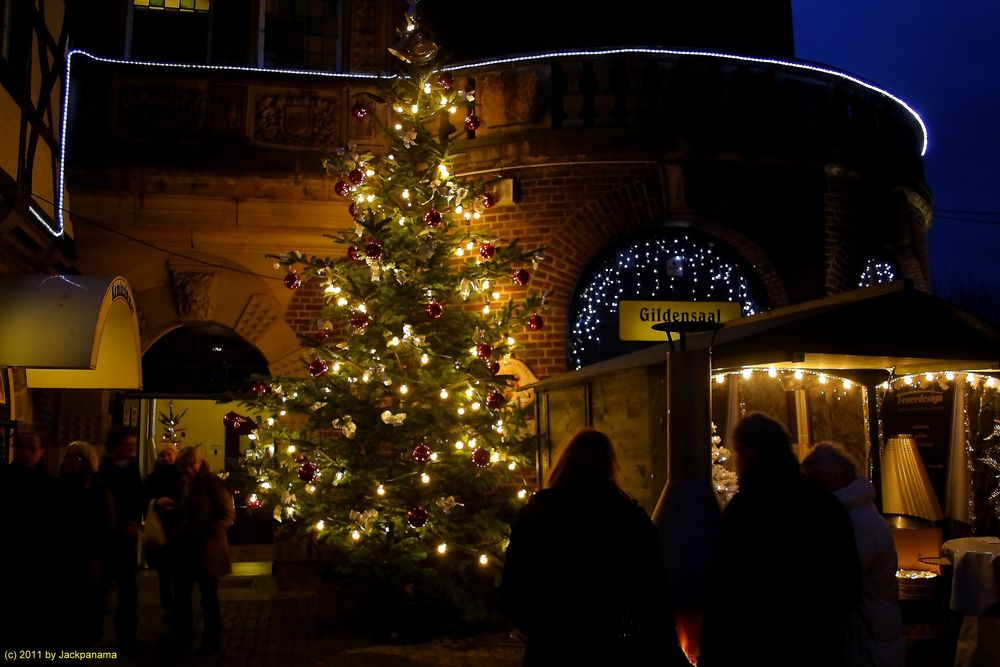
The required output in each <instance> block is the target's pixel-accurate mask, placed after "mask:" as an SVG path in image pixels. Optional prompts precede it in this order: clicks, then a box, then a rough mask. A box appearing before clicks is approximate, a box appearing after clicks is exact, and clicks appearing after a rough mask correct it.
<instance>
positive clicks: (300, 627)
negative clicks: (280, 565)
mask: <svg viewBox="0 0 1000 667" xmlns="http://www.w3.org/2000/svg"><path fill="white" fill-rule="evenodd" d="M234 569H235V572H234V574H235V575H240V576H232V577H227V578H225V579H223V580H222V582H221V585H220V588H219V597H220V600H221V607H222V627H223V632H222V648H221V651H219V652H218V653H215V654H202V653H199V652H197V650H195V651H182V650H181V648H180V647H179V646H177V645H176V643H175V642H173V641H172V638H171V636H170V633H169V631H168V629H167V626H166V624H165V622H164V616H163V612H162V610H161V608H160V604H159V599H158V594H157V586H156V575H155V573H153V572H141V573H140V575H139V645H138V647H137V649H136V650H135V652H134V653H133V654H131V655H123V656H120V657H119V658H118V659H117V660H115V661H111V662H109V661H107V660H94V661H91V662H89V663H86V664H92V665H104V666H105V667H107V666H108V665H110V664H113V665H116V666H117V665H121V666H122V667H126V666H128V667H131V666H132V665H135V666H137V667H138V666H142V667H146V666H147V665H149V666H164V667H166V666H170V665H206V666H207V665H213V666H214V665H218V666H229V665H233V666H236V665H239V666H240V667H286V666H288V667H296V666H299V665H303V666H317V667H319V666H323V665H331V666H333V665H335V666H337V667H425V666H426V667H431V666H435V667H437V666H440V667H466V666H468V667H515V666H516V665H520V664H521V657H522V653H523V647H522V646H521V645H520V644H518V643H517V642H516V641H514V640H513V639H511V638H510V636H509V635H507V634H506V633H492V634H485V635H480V636H477V637H473V638H463V639H438V640H435V641H432V642H428V643H424V644H412V645H385V644H378V643H376V642H374V641H372V640H371V638H370V635H369V633H368V632H367V630H366V629H365V628H364V627H363V626H362V625H361V623H360V622H359V621H358V619H357V617H356V615H355V614H354V612H353V608H354V606H355V605H354V604H353V603H351V602H348V601H346V600H340V599H338V598H337V596H336V593H335V592H330V591H327V590H325V589H324V590H322V591H321V590H320V588H319V586H316V585H314V586H312V587H311V588H306V587H305V586H306V585H309V582H308V581H303V582H302V583H303V584H304V585H303V586H296V587H294V589H293V590H279V588H278V587H277V586H276V583H275V580H274V578H273V577H272V576H270V574H269V569H270V563H265V562H259V563H236V564H235V566H234ZM113 600H114V594H112V596H111V599H110V600H109V602H113ZM194 606H195V610H194V612H195V627H196V628H198V629H199V630H200V628H201V611H200V609H199V608H198V596H197V589H196V592H195V605H194ZM196 632H197V631H196ZM104 636H105V639H106V640H110V639H111V638H112V637H113V636H114V630H113V613H109V614H108V615H107V617H106V618H105V634H104ZM198 645H199V642H198V641H197V639H196V642H195V646H196V647H197V646H198ZM102 650H108V649H102ZM112 650H113V649H112ZM77 664H79V663H77Z"/></svg>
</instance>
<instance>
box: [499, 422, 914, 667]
mask: <svg viewBox="0 0 1000 667" xmlns="http://www.w3.org/2000/svg"><path fill="white" fill-rule="evenodd" d="M733 441H734V445H735V453H736V466H737V474H738V477H739V491H738V493H737V494H736V496H735V497H734V498H733V499H732V501H731V502H730V503H729V504H728V505H727V506H726V508H725V510H724V511H723V513H722V519H721V525H720V528H719V531H718V538H717V540H716V545H715V549H714V554H715V556H714V559H713V562H712V567H711V576H710V580H709V582H708V584H707V587H706V588H707V590H706V591H705V596H704V600H705V602H704V609H703V610H701V611H703V616H701V618H702V619H703V622H702V623H701V624H700V628H699V629H700V633H699V632H697V631H696V632H694V633H693V636H694V637H695V638H696V639H695V640H694V641H693V642H692V641H690V640H691V638H690V637H688V640H689V641H687V642H685V647H684V650H683V651H682V649H681V647H680V644H679V641H678V637H677V634H676V632H675V629H674V628H675V623H674V621H673V619H672V616H671V612H672V609H671V600H670V592H669V585H668V581H667V578H666V575H665V574H664V572H665V568H664V561H663V556H662V554H661V545H660V543H659V542H658V541H657V538H656V530H655V528H654V526H653V524H652V522H651V521H650V519H649V517H648V515H647V514H646V513H645V511H644V510H643V509H642V508H641V507H639V505H638V503H636V502H635V501H634V500H632V499H631V498H629V497H628V496H627V495H625V493H624V492H623V491H622V490H621V488H620V486H619V468H618V463H617V458H616V455H615V450H614V447H613V446H612V443H611V441H610V440H609V438H608V436H607V435H605V434H604V433H601V432H599V431H595V430H592V429H584V430H582V431H579V432H577V433H576V434H575V435H574V436H573V437H572V438H570V440H569V441H568V443H567V444H566V446H565V447H564V448H563V450H562V453H561V455H560V457H559V459H558V461H557V462H556V463H555V465H554V466H553V467H552V469H551V471H550V474H549V478H548V483H547V485H546V486H547V488H545V489H543V490H542V491H540V492H539V493H537V494H535V495H534V496H533V497H532V499H531V501H530V502H529V503H528V505H527V506H526V507H525V508H523V509H522V511H521V513H520V515H519V516H518V519H517V521H516V522H515V524H514V526H513V529H512V532H511V536H510V543H509V546H508V548H507V557H506V563H505V567H504V573H503V581H502V584H501V604H502V606H503V609H504V611H505V613H506V614H507V616H508V617H509V618H510V620H511V621H512V622H513V624H514V625H515V626H516V627H517V628H518V630H520V631H521V633H522V634H523V635H524V636H525V637H526V643H527V648H526V650H525V655H524V664H525V665H529V666H530V665H564V664H565V665H569V664H608V665H612V664H613V665H654V664H659V665H677V666H682V665H688V664H696V665H699V666H700V667H717V666H721V667H731V666H738V665H775V666H779V667H784V666H788V667H792V666H802V665H810V666H821V667H834V666H838V667H839V666H848V665H849V666H851V667H903V665H904V660H905V656H904V646H903V639H902V622H901V616H900V610H899V604H898V601H897V584H896V577H895V574H896V552H895V548H894V546H893V541H892V535H891V532H890V530H889V527H888V524H886V522H885V521H884V520H883V518H882V517H881V515H879V513H878V511H877V510H876V508H875V506H874V504H873V502H872V501H873V500H874V498H875V490H874V487H873V486H872V485H871V483H870V482H869V481H868V480H867V479H866V478H864V477H863V476H861V475H860V474H859V469H858V466H857V464H856V462H855V461H854V460H853V459H852V458H851V456H850V455H849V454H848V453H847V452H846V451H845V450H844V449H843V448H842V447H840V446H838V445H835V444H832V443H823V444H820V445H817V446H816V447H815V448H814V450H813V451H812V452H811V453H810V455H809V456H808V457H806V459H805V460H804V461H803V463H802V465H801V466H800V464H799V461H798V459H797V458H796V457H795V455H794V453H793V450H792V446H791V437H790V436H789V434H788V432H787V430H786V429H785V428H784V426H782V425H781V424H780V423H778V422H777V421H775V420H774V419H771V418H770V417H768V416H766V415H764V414H760V413H754V414H750V415H747V416H746V417H744V418H743V419H742V420H741V421H740V422H739V423H738V424H737V425H736V427H735V429H734V430H733Z"/></svg>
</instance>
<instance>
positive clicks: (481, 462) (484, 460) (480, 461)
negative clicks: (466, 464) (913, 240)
mask: <svg viewBox="0 0 1000 667" xmlns="http://www.w3.org/2000/svg"><path fill="white" fill-rule="evenodd" d="M489 464H490V450H488V449H486V448H485V447H476V450H475V451H474V452H472V465H474V466H476V467H477V468H485V467H486V466H488V465H489Z"/></svg>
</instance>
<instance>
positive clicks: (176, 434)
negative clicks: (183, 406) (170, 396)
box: [159, 401, 187, 447]
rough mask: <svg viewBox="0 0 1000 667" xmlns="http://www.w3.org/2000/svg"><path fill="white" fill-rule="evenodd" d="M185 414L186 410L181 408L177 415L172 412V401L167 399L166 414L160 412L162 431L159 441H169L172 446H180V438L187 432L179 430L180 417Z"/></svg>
mask: <svg viewBox="0 0 1000 667" xmlns="http://www.w3.org/2000/svg"><path fill="white" fill-rule="evenodd" d="M186 414H187V410H181V413H180V414H178V415H175V414H174V402H173V401H169V402H168V403H167V412H166V414H164V413H162V412H161V413H160V414H159V418H160V425H161V426H162V427H163V433H162V434H161V435H160V442H163V443H168V442H169V443H170V444H172V445H173V446H174V447H180V446H181V438H183V437H184V436H186V435H187V434H186V433H184V432H183V431H182V430H181V428H182V427H181V419H183V418H184V415H186Z"/></svg>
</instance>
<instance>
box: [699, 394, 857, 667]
mask: <svg viewBox="0 0 1000 667" xmlns="http://www.w3.org/2000/svg"><path fill="white" fill-rule="evenodd" d="M733 440H734V443H735V450H736V467H737V472H738V474H739V484H740V489H739V492H738V493H737V494H736V496H735V497H734V498H733V499H732V501H731V502H730V503H729V504H728V505H727V506H726V509H725V511H724V512H723V515H722V526H721V529H720V537H719V545H718V550H717V557H716V561H715V565H714V573H715V574H714V576H713V579H712V583H711V590H710V593H709V598H708V603H707V607H706V610H705V625H704V629H703V631H702V637H701V654H700V657H699V658H698V665H699V667H731V666H733V665H771V666H777V667H785V666H787V667H791V666H793V665H794V666H796V667H800V666H801V665H810V667H833V666H842V665H846V662H847V649H846V641H847V640H846V629H847V622H848V619H849V618H850V616H851V612H852V610H853V609H854V606H855V605H856V604H857V602H858V600H859V598H860V597H861V564H860V562H859V560H858V554H857V549H856V548H855V544H854V529H853V527H852V525H851V520H850V518H849V517H848V515H847V512H846V510H844V507H843V506H842V505H841V504H840V502H839V501H838V500H837V499H836V498H834V497H833V495H832V494H830V493H829V492H827V491H826V490H824V489H823V488H822V487H821V486H820V485H819V484H817V483H816V482H814V481H813V480H810V479H806V478H805V477H804V476H803V475H802V474H801V473H800V472H799V464H798V461H797V460H796V458H795V455H794V454H793V453H792V448H791V437H790V436H789V435H788V431H786V430H785V428H784V426H782V425H781V424H779V423H778V422H776V421H775V420H773V419H771V418H770V417H768V416H767V415H764V414H762V413H753V414H749V415H747V416H746V417H744V418H743V419H741V420H740V422H739V423H738V424H737V425H736V428H735V429H734V431H733Z"/></svg>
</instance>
